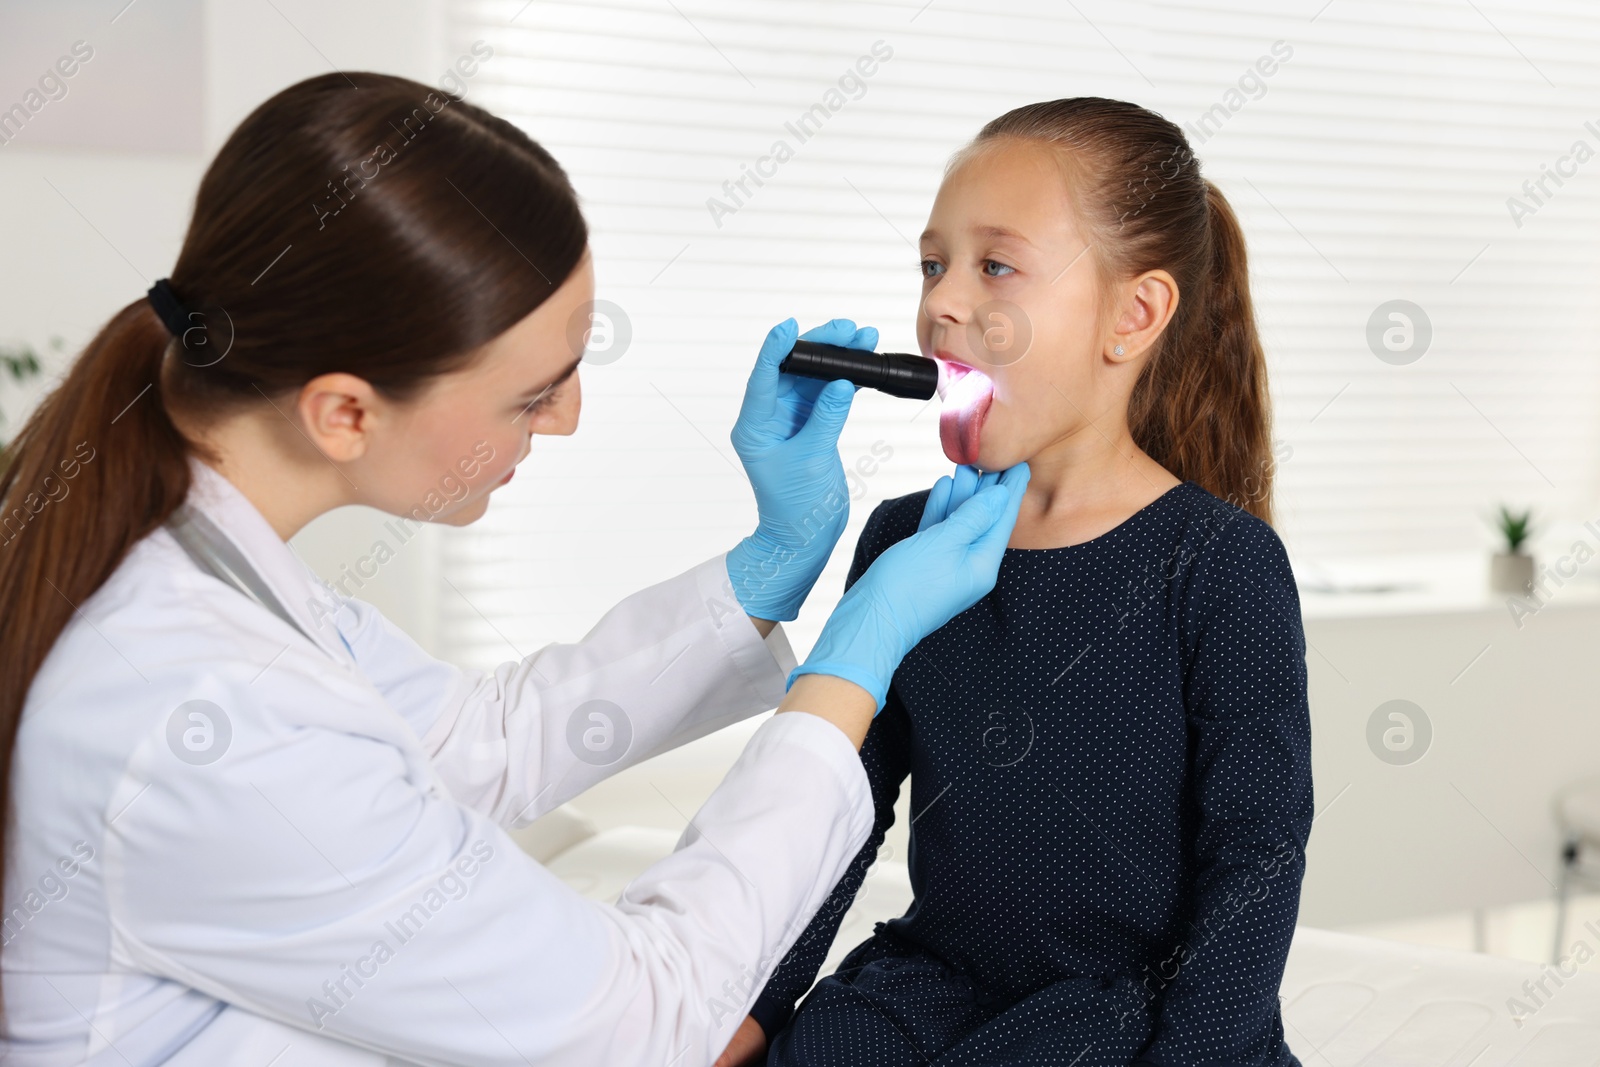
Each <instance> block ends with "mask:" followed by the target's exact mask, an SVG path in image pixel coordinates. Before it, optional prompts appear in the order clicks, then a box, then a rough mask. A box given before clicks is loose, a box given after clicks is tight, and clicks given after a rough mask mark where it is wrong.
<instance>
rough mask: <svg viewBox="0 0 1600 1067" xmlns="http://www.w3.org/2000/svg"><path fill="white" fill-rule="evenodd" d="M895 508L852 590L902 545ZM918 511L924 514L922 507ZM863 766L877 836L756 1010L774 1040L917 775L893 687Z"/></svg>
mask: <svg viewBox="0 0 1600 1067" xmlns="http://www.w3.org/2000/svg"><path fill="white" fill-rule="evenodd" d="M894 503H895V501H886V502H885V503H883V504H880V505H878V507H877V509H876V510H874V511H873V513H872V515H871V516H870V517H869V518H868V519H867V523H866V526H865V527H863V528H862V531H861V538H860V539H859V540H858V541H857V542H856V552H855V557H854V559H853V560H852V562H851V564H850V572H849V574H848V575H847V576H846V578H845V583H844V587H845V589H846V590H848V589H849V588H850V587H851V586H852V585H854V584H855V583H856V581H857V579H859V578H860V577H861V575H862V574H863V573H864V572H865V571H866V569H867V567H869V566H870V565H871V564H872V561H873V560H874V559H876V558H877V557H878V554H879V553H881V552H882V551H883V550H884V549H885V548H887V547H889V545H891V544H893V543H894V542H895V541H896V540H899V538H898V537H895V536H894V533H893V532H891V527H892V526H894V525H895V524H894V523H892V522H891V521H890V518H889V516H890V507H891V505H892V504H894ZM918 511H919V513H920V508H919V509H918ZM907 532H909V531H907ZM861 764H862V767H863V768H864V769H865V771H866V772H867V783H868V785H869V787H870V788H871V790H872V805H873V818H872V832H871V833H870V834H869V835H868V837H867V843H866V844H865V845H863V846H862V847H861V851H860V852H858V853H856V857H855V859H854V860H852V861H851V862H850V866H849V867H848V868H847V869H846V871H845V874H844V877H842V878H841V879H839V883H838V884H837V885H836V886H834V889H833V892H832V893H831V894H829V896H828V899H827V900H826V901H825V902H824V903H823V905H822V907H821V909H820V910H819V911H818V912H817V914H816V917H815V918H813V919H812V920H811V922H810V924H809V925H808V926H807V927H806V928H805V930H804V931H803V932H802V933H801V934H800V938H799V940H797V941H796V942H795V944H794V947H793V948H791V949H790V950H789V953H788V955H786V956H785V957H784V958H783V961H782V962H781V963H779V964H778V968H777V970H775V971H774V972H773V974H772V977H771V978H770V979H769V980H768V981H767V984H766V987H765V988H764V989H763V990H762V992H761V995H760V996H759V997H758V998H756V1003H755V1006H754V1007H752V1008H751V1009H750V1015H751V1016H752V1017H753V1018H754V1019H755V1021H756V1022H757V1023H758V1024H759V1025H760V1026H761V1029H762V1032H764V1033H765V1034H766V1036H767V1040H768V1041H771V1040H772V1037H773V1035H774V1034H776V1033H777V1032H778V1031H779V1030H781V1029H782V1028H783V1027H784V1025H785V1024H786V1023H787V1022H788V1021H789V1018H790V1016H791V1015H793V1014H794V1006H795V1003H796V1002H797V1001H798V1000H799V999H800V998H801V997H802V996H804V995H805V993H806V991H807V990H808V989H810V988H811V986H812V983H814V982H815V981H816V978H817V971H818V970H820V969H821V967H822V962H823V960H825V959H827V956H828V951H829V949H830V948H832V947H833V939H834V936H835V935H836V934H837V933H838V932H839V924H840V923H841V922H843V921H844V915H845V912H847V911H849V910H850V905H851V903H852V902H853V901H854V900H855V897H856V893H857V892H859V891H860V889H861V883H862V881H863V880H864V879H865V878H866V876H867V871H868V870H870V869H871V867H872V864H873V861H874V860H875V859H877V856H878V849H879V848H880V847H882V845H883V838H884V834H885V833H886V832H887V831H888V829H889V827H891V826H893V825H894V805H895V801H897V800H898V799H899V798H900V786H901V784H902V783H903V782H904V781H905V780H906V776H907V775H908V774H910V773H911V717H910V715H909V714H908V713H907V711H906V708H905V705H904V704H903V703H902V702H901V700H900V698H899V696H898V695H896V693H895V690H894V686H893V685H892V684H891V685H890V687H889V693H888V696H887V698H886V699H885V701H884V705H883V711H881V712H879V713H878V716H877V718H875V719H873V720H872V726H871V727H870V728H869V729H868V730H867V737H866V740H865V741H864V742H863V743H862V745H861Z"/></svg>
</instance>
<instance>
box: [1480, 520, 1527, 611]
mask: <svg viewBox="0 0 1600 1067" xmlns="http://www.w3.org/2000/svg"><path fill="white" fill-rule="evenodd" d="M1532 518H1533V511H1532V510H1531V509H1529V510H1526V511H1523V512H1521V513H1517V512H1513V511H1512V510H1511V509H1510V508H1508V507H1506V506H1505V505H1504V504H1502V505H1500V515H1499V517H1498V518H1497V519H1496V521H1495V525H1496V526H1497V527H1498V528H1499V530H1500V536H1502V537H1504V538H1505V542H1506V547H1505V550H1504V551H1503V552H1496V553H1495V554H1494V555H1493V556H1491V557H1489V588H1490V589H1492V590H1494V591H1495V592H1496V593H1520V594H1522V595H1524V596H1526V595H1527V594H1528V593H1529V592H1530V591H1531V590H1532V588H1533V557H1532V556H1530V555H1528V553H1526V552H1524V551H1523V550H1522V546H1523V545H1524V544H1526V543H1527V540H1528V535H1529V534H1531V533H1532V532H1533V527H1532V522H1531V520H1532Z"/></svg>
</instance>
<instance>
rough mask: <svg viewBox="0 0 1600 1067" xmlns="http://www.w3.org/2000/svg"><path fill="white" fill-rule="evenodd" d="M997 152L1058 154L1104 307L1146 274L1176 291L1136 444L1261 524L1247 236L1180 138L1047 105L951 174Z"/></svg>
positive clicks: (1159, 126)
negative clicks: (1113, 290)
mask: <svg viewBox="0 0 1600 1067" xmlns="http://www.w3.org/2000/svg"><path fill="white" fill-rule="evenodd" d="M1002 138H1011V139H1019V140H1024V141H1033V142H1037V143H1040V144H1044V145H1047V146H1049V147H1051V148H1054V149H1056V150H1057V155H1058V158H1059V159H1060V161H1061V163H1062V164H1063V168H1064V170H1065V172H1066V175H1067V180H1068V183H1069V188H1070V189H1071V192H1072V194H1073V195H1072V206H1073V208H1074V210H1075V211H1076V217H1077V218H1078V220H1079V222H1080V223H1081V224H1082V226H1083V228H1084V231H1085V236H1086V237H1087V238H1088V241H1089V245H1090V248H1091V250H1092V251H1091V256H1092V258H1093V259H1094V260H1095V264H1096V268H1097V270H1098V272H1099V278H1100V280H1101V283H1102V285H1103V287H1104V288H1105V290H1106V291H1107V295H1109V290H1110V287H1111V286H1112V285H1114V284H1116V283H1117V282H1119V281H1122V280H1124V279H1128V278H1135V277H1138V276H1139V275H1140V274H1143V273H1144V272H1146V271H1150V270H1166V271H1167V272H1168V273H1170V274H1171V275H1172V277H1173V279H1174V280H1175V281H1176V282H1177V283H1178V308H1177V311H1176V312H1175V313H1174V314H1173V316H1172V321H1171V322H1169V323H1168V324H1167V328H1166V329H1165V330H1164V331H1163V332H1162V334H1161V337H1160V338H1158V339H1157V341H1156V344H1155V346H1154V348H1153V349H1152V351H1151V353H1150V355H1149V356H1148V357H1147V360H1146V362H1145V365H1144V369H1143V370H1142V371H1141V373H1140V375H1139V378H1138V380H1137V382H1136V383H1135V384H1134V387H1133V394H1132V396H1131V397H1130V398H1129V400H1128V428H1129V430H1130V432H1131V433H1132V435H1133V440H1134V443H1135V444H1137V445H1138V446H1139V447H1140V448H1142V449H1143V450H1144V451H1145V452H1146V453H1147V454H1148V455H1149V456H1150V458H1152V459H1154V460H1155V461H1156V462H1157V463H1159V464H1161V465H1162V466H1163V467H1165V468H1166V469H1167V470H1169V471H1171V472H1172V474H1173V475H1175V476H1176V477H1178V478H1183V479H1186V480H1192V481H1194V482H1196V483H1198V484H1199V485H1200V486H1201V487H1202V488H1204V489H1206V490H1207V491H1208V492H1210V493H1212V494H1213V495H1214V496H1217V497H1220V498H1221V499H1223V500H1226V501H1228V502H1230V503H1232V504H1236V505H1238V506H1239V507H1241V508H1243V509H1245V510H1246V511H1248V512H1250V513H1251V514H1253V515H1255V516H1257V517H1258V518H1260V519H1262V520H1264V521H1266V522H1271V521H1272V479H1273V474H1274V471H1275V462H1274V459H1273V455H1272V448H1271V436H1270V435H1271V412H1270V410H1269V404H1268V398H1267V361H1266V354H1265V353H1264V352H1263V351H1262V348H1261V338H1260V336H1259V334H1258V332H1257V330H1256V321H1255V311H1254V308H1253V306H1252V304H1251V301H1250V272H1249V267H1248V265H1247V263H1246V260H1245V242H1244V232H1243V231H1242V230H1241V229H1240V228H1239V221H1238V219H1237V218H1236V217H1235V216H1234V214H1233V209H1232V208H1231V207H1229V206H1228V201H1227V200H1226V199H1225V198H1224V197H1223V195H1222V192H1221V190H1219V189H1218V188H1217V187H1216V186H1215V185H1213V184H1212V183H1211V182H1210V181H1208V180H1206V178H1204V177H1203V176H1202V175H1201V173H1200V163H1199V161H1198V160H1196V159H1195V156H1194V153H1193V152H1192V151H1190V149H1189V142H1188V140H1187V139H1186V138H1185V137H1184V135H1183V131H1182V130H1181V129H1179V128H1178V127H1177V126H1175V125H1173V124H1172V123H1171V122H1169V121H1167V120H1166V119H1164V118H1162V117H1161V116H1160V115H1157V114H1155V113H1154V112H1152V111H1148V110H1146V109H1145V108H1142V107H1140V106H1138V105H1137V104H1130V103H1126V102H1124V101H1121V100H1106V99H1102V98H1100V97H1092V96H1081V97H1073V98H1069V99H1064V100H1050V101H1046V102H1044V103H1038V104H1028V105H1026V106H1023V107H1019V108H1016V109H1014V110H1012V111H1008V112H1006V113H1005V114H1004V115H1001V116H1000V117H999V118H997V119H994V120H993V121H991V122H989V123H988V124H987V125H985V126H984V127H983V129H981V130H980V131H979V132H978V135H977V137H975V138H974V139H973V140H972V142H971V143H970V144H968V145H967V146H966V147H965V148H963V149H962V150H961V151H960V152H958V153H957V154H956V155H955V157H954V158H953V159H952V160H951V166H952V167H954V166H956V165H959V164H960V163H961V161H962V160H963V159H965V158H967V156H968V155H969V154H971V153H972V152H973V151H974V150H981V149H982V148H983V147H984V146H986V145H989V144H991V143H994V142H998V141H999V140H1000V139H1002ZM1107 303H1109V301H1108V302H1107Z"/></svg>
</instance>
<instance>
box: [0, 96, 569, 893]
mask: <svg viewBox="0 0 1600 1067" xmlns="http://www.w3.org/2000/svg"><path fill="white" fill-rule="evenodd" d="M587 245H588V227H587V225H586V224H585V222H584V219H583V215H582V212H581V210H580V208H579V205H578V199H577V196H576V194H575V193H574V191H573V189H572V185H571V183H570V182H569V180H568V178H567V175H566V173H565V172H564V171H563V170H562V168H561V167H560V165H559V164H557V163H556V161H555V160H554V159H553V158H552V157H551V156H550V154H549V153H548V152H547V151H545V150H544V149H543V148H542V147H540V146H539V145H538V144H537V143H536V142H534V141H533V140H532V139H531V138H529V137H528V136H527V135H526V134H524V133H523V132H522V131H521V130H519V129H517V128H516V127H515V126H513V125H511V124H510V123H508V122H506V121H504V120H503V119H499V118H496V117H495V116H493V115H491V114H489V113H488V112H487V111H484V110H483V109H482V108H479V107H476V106H474V105H472V104H469V103H467V102H465V101H464V100H462V99H458V98H455V97H451V96H448V95H446V94H444V93H442V92H440V91H438V90H434V89H431V88H429V87H428V86H426V85H423V84H420V83H418V82H414V81H409V80H407V79H404V78H397V77H391V76H388V75H383V74H367V73H359V72H355V73H350V74H329V75H325V76H322V77H317V78H311V79H309V80H306V81H303V82H299V83H298V84H296V85H292V86H290V87H289V88H287V89H285V90H283V91H282V92H280V93H278V94H277V95H276V96H274V97H272V98H271V99H270V100H268V101H266V102H265V103H264V104H262V105H261V106H260V107H258V108H257V109H256V110H255V111H254V112H252V113H251V114H250V115H249V116H248V117H247V118H246V119H245V120H244V121H243V122H242V123H241V124H240V125H239V128H238V129H236V130H235V131H234V132H233V134H232V135H231V136H230V137H229V138H228V140H227V142H226V143H225V144H224V145H223V146H222V149H221V151H219V152H218V153H217V157H216V159H215V160H214V161H213V162H212V163H211V166H210V167H209V168H208V169H207V171H206V173H205V177H204V178H203V179H202V180H201V183H200V188H199V192H198V194H197V195H196V198H195V205H194V216H193V219H192V220H191V222H190V224H189V230H188V233H187V235H186V236H185V238H184V242H183V248H182V251H181V252H180V253H179V256H178V262H177V265H176V266H175V267H174V268H173V271H172V276H171V288H172V290H173V292H174V293H175V294H176V296H177V298H178V299H179V300H180V301H181V302H182V304H183V305H184V307H185V308H186V309H187V310H188V311H189V312H190V315H189V322H190V323H191V324H192V326H190V327H189V328H188V329H187V330H186V331H185V332H184V334H183V335H182V336H181V337H179V338H176V339H175V338H174V336H173V334H172V333H171V332H169V330H168V327H167V326H166V325H165V324H164V322H163V320H162V318H161V317H159V316H158V314H157V312H156V311H155V310H154V309H153V308H152V305H151V302H150V300H149V299H147V298H146V297H145V296H143V295H141V296H140V298H139V299H137V300H135V301H133V303H131V304H129V305H127V306H126V307H124V308H123V309H122V310H121V311H119V312H117V313H116V315H115V316H114V317H113V318H112V319H111V321H110V322H109V323H108V324H107V325H106V326H105V327H104V328H103V329H101V331H100V333H99V334H98V335H97V336H96V337H95V338H94V340H93V341H91V342H90V343H89V345H88V347H87V348H86V349H85V350H84V352H83V353H82V355H81V356H80V357H79V358H78V360H77V361H76V362H75V363H74V364H73V366H72V368H71V370H70V372H69V373H68V374H67V376H66V379H65V380H64V381H63V382H62V384H61V385H60V386H59V387H58V388H56V389H55V390H54V391H53V392H52V393H51V394H50V395H49V396H47V397H46V398H45V399H44V401H43V402H42V403H41V404H40V405H39V407H38V408H37V410H36V411H35V412H34V414H33V416H32V417H31V418H30V419H29V420H28V422H27V424H26V425H25V426H24V427H23V429H22V431H21V432H20V433H19V435H18V436H17V438H16V440H15V442H13V444H12V446H11V447H10V448H9V449H7V450H6V451H5V453H4V455H3V457H0V459H3V463H4V469H3V471H0V619H4V620H5V632H4V636H3V637H0V802H3V803H4V805H5V809H6V811H5V818H4V820H3V821H0V857H4V856H5V842H6V840H7V838H8V837H9V834H8V833H7V832H6V831H7V830H8V829H9V827H10V824H11V810H10V793H11V789H10V787H11V780H12V775H11V763H12V754H13V751H14V749H15V747H16V738H17V730H18V725H19V720H20V717H21V714H22V708H23V703H24V700H25V698H26V696H27V693H28V689H29V686H30V685H31V684H32V682H33V679H34V676H35V675H36V674H37V673H38V671H39V668H40V665H41V664H42V663H43V662H44V660H45V657H46V656H47V655H48V654H49V652H50V650H51V647H52V646H53V645H54V644H55V642H56V640H57V638H58V637H59V636H60V635H61V632H62V630H63V629H64V628H65V627H66V625H67V623H68V622H69V621H70V620H71V618H72V617H73V615H74V614H75V613H76V612H78V611H79V609H80V608H81V607H82V606H83V604H84V601H85V600H87V599H88V598H89V597H90V596H91V595H92V594H93V593H94V592H95V590H97V589H99V588H100V586H101V585H102V584H104V582H105V581H106V580H107V579H108V578H109V577H110V576H111V574H112V572H113V571H115V570H116V568H117V566H118V564H119V563H121V561H122V559H123V557H124V556H125V555H126V554H127V552H128V550H129V549H130V548H131V547H132V546H133V545H134V544H135V543H136V542H138V541H139V540H140V539H141V538H143V537H144V536H145V535H146V534H149V533H150V532H151V531H153V530H155V529H156V528H157V527H158V526H160V525H161V524H162V523H163V522H165V521H166V519H167V518H168V516H169V515H171V513H172V512H173V510H174V509H175V508H177V507H178V505H179V504H181V503H182V502H183V499H184V497H185V496H186V495H187V494H188V491H189V467H188V460H187V457H188V455H189V454H190V453H197V454H198V453H199V451H200V448H199V445H198V444H197V443H195V442H193V441H190V440H188V439H186V438H185V436H184V435H183V434H182V433H181V432H180V431H179V429H178V427H177V425H176V424H175V423H174V420H173V418H172V417H171V416H170V415H169V412H172V413H175V414H177V415H179V416H180V418H179V420H178V421H179V422H182V423H184V424H185V425H193V426H204V425H205V424H206V423H207V422H208V421H209V420H212V419H215V418H217V417H218V416H221V415H224V414H227V413H229V412H230V411H234V410H237V409H240V408H242V407H245V406H248V405H261V406H263V407H264V406H265V405H266V404H267V403H268V402H269V401H280V398H287V397H292V396H293V395H294V393H295V392H296V391H297V390H298V389H299V388H300V386H302V385H303V384H304V383H305V382H307V381H309V380H310V379H312V378H314V377H316V376H317V375H320V374H325V373H329V372H335V371H343V372H348V373H350V374H354V375H356V376H358V377H360V378H363V379H365V380H366V381H368V382H370V383H371V384H372V385H373V386H374V387H375V388H376V389H378V391H379V392H381V393H382V394H384V395H385V396H388V397H390V398H392V399H396V400H400V401H404V400H407V399H410V398H412V397H414V396H415V395H416V394H417V393H418V392H420V391H421V389H422V387H423V386H425V385H426V384H427V383H428V382H429V380H430V379H432V378H435V377H436V376H438V375H440V374H443V373H446V372H449V371H454V370H458V369H461V368H463V367H465V366H467V365H468V364H470V363H471V362H472V361H473V359H474V358H475V356H476V354H477V352H478V350H479V349H481V347H482V346H483V345H484V344H486V343H487V342H488V341H490V340H492V339H493V338H494V337H496V336H497V335H499V334H501V333H503V332H504V331H505V330H507V329H509V328H510V327H511V326H513V325H514V324H516V323H517V322H518V321H520V320H521V319H522V318H524V317H525V316H527V315H528V314H529V313H530V312H532V311H533V310H534V309H535V308H537V307H538V306H539V305H540V304H542V303H543V302H544V301H545V300H546V299H547V298H548V297H549V296H550V295H551V294H552V293H553V292H554V291H555V290H556V289H557V288H558V287H559V286H560V285H561V284H562V282H564V281H565V280H566V279H567V277H568V276H569V275H570V274H571V273H572V271H573V269H574V268H575V267H576V266H577V264H578V263H579V261H580V260H581V259H582V257H583V254H584V251H585V249H586V248H587ZM281 406H282V404H281V402H280V407H281ZM129 677H130V679H131V678H133V677H134V675H132V674H131V673H130V675H129ZM0 862H3V860H0Z"/></svg>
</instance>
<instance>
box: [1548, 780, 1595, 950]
mask: <svg viewBox="0 0 1600 1067" xmlns="http://www.w3.org/2000/svg"><path fill="white" fill-rule="evenodd" d="M1555 810H1556V824H1557V825H1558V826H1559V827H1560V831H1561V874H1560V880H1559V884H1557V886H1556V936H1555V944H1554V947H1553V948H1552V950H1551V953H1550V962H1552V963H1557V962H1560V960H1561V950H1562V947H1563V946H1562V942H1563V941H1564V940H1565V937H1566V932H1567V898H1568V897H1569V896H1570V895H1571V893H1572V889H1573V886H1575V885H1576V886H1580V887H1584V888H1592V889H1600V778H1593V779H1589V780H1587V781H1583V782H1578V783H1575V784H1573V785H1569V786H1565V787H1563V788H1562V789H1560V790H1558V791H1557V792H1556V798H1555Z"/></svg>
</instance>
